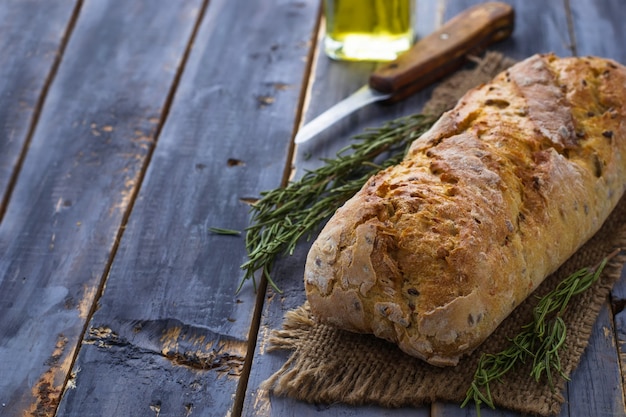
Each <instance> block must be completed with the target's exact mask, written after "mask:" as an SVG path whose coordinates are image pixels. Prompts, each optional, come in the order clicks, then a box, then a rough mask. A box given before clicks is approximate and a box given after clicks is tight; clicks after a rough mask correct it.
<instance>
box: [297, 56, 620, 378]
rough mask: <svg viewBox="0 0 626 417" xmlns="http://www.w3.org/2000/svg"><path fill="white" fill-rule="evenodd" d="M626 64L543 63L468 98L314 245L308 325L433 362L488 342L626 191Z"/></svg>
mask: <svg viewBox="0 0 626 417" xmlns="http://www.w3.org/2000/svg"><path fill="white" fill-rule="evenodd" d="M625 101H626V68H625V67H623V66H621V65H619V64H617V63H616V62H613V61H611V60H606V59H600V58H595V57H586V58H563V59H559V58H557V57H555V56H554V55H535V56H532V57H530V58H528V59H527V60H525V61H523V62H520V63H518V64H516V65H515V66H514V67H512V68H510V69H509V70H507V71H505V72H503V73H502V74H500V75H498V76H497V77H496V78H495V79H494V80H493V81H492V82H491V83H489V84H486V85H482V86H480V87H478V88H476V89H474V90H471V91H469V92H468V93H467V94H466V95H465V96H464V97H463V98H462V99H461V100H460V101H459V103H458V104H457V106H456V107H455V108H454V109H452V110H451V111H449V112H447V113H445V114H444V115H443V116H442V117H441V119H440V120H439V121H438V122H437V123H436V124H435V125H434V126H433V127H432V128H431V129H430V130H429V131H428V132H427V133H425V134H424V135H423V136H421V137H420V138H419V139H417V140H416V141H415V142H414V143H413V145H412V147H411V149H410V151H409V152H408V154H407V156H406V158H405V159H404V161H403V162H402V163H400V164H399V165H397V166H394V167H391V168H389V169H387V170H385V171H382V172H380V173H379V174H377V175H375V176H373V177H372V178H371V179H369V181H368V182H367V183H366V184H365V185H364V186H363V188H362V189H361V190H360V191H359V192H358V193H357V194H356V195H355V196H354V197H353V198H352V199H351V200H349V201H348V202H346V204H345V205H344V206H343V207H342V208H340V209H339V210H338V211H337V212H336V214H335V215H334V216H333V217H332V219H331V220H330V221H329V222H328V224H327V225H326V227H325V228H324V229H323V231H322V232H321V234H320V235H319V237H318V238H317V240H316V241H315V242H314V244H313V246H312V248H311V250H310V252H309V255H308V258H307V262H306V270H305V277H304V280H305V287H306V292H307V298H308V300H309V303H310V306H311V309H312V312H313V314H314V316H315V317H316V318H317V319H318V320H320V321H322V322H324V323H329V324H332V325H335V326H338V327H341V328H343V329H347V330H351V331H355V332H362V333H373V334H375V335H376V336H378V337H381V338H384V339H387V340H389V341H392V342H394V343H397V344H398V346H399V347H400V348H401V349H402V350H403V351H405V352H406V353H408V354H410V355H413V356H416V357H419V358H422V359H424V360H426V361H428V362H429V363H431V364H434V365H438V366H447V365H455V364H457V363H458V360H459V358H460V357H462V356H463V355H465V354H467V353H469V352H471V351H472V350H473V349H475V348H476V347H477V346H478V345H479V344H480V343H482V342H483V341H484V340H485V339H486V338H487V337H488V336H489V334H490V333H491V332H493V331H494V330H495V328H496V327H497V326H498V324H499V323H500V322H501V321H502V320H503V319H504V318H506V316H508V315H509V314H510V313H511V311H512V310H513V309H514V308H515V307H516V306H517V305H519V304H520V303H521V302H522V301H523V300H524V299H525V298H526V297H527V296H528V295H529V294H530V293H531V292H532V291H533V290H534V289H535V288H536V287H537V286H538V285H539V284H540V283H541V282H542V281H543V280H544V279H545V277H546V276H548V275H549V274H550V273H552V272H554V271H555V270H556V269H557V268H558V267H559V266H560V265H561V264H562V263H564V262H565V261H566V260H567V259H568V258H569V257H570V256H571V255H572V254H573V253H574V252H575V251H576V250H577V249H578V248H579V247H580V246H581V245H582V244H583V243H585V241H587V240H588V239H589V238H590V237H591V236H592V235H593V234H594V233H595V232H596V231H597V230H598V229H599V228H600V226H601V225H602V223H603V222H604V221H605V219H606V218H607V217H608V215H609V214H610V212H611V211H612V210H613V208H614V207H615V205H616V204H617V202H618V200H619V199H620V198H621V196H622V195H623V192H624V188H625V183H626V106H625Z"/></svg>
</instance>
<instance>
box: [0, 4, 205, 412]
mask: <svg viewBox="0 0 626 417" xmlns="http://www.w3.org/2000/svg"><path fill="white" fill-rule="evenodd" d="M209 1H210V0H203V1H202V4H201V6H200V10H199V12H198V16H197V18H196V21H195V23H194V26H193V30H192V31H191V35H190V36H189V39H188V40H187V45H186V47H185V52H184V53H183V55H182V58H181V60H180V64H179V66H178V68H177V69H176V74H175V75H174V79H173V81H172V85H171V86H170V88H169V91H168V93H167V96H166V98H165V102H164V103H163V109H162V111H161V116H160V118H159V122H158V124H157V126H156V131H155V133H154V143H153V145H152V147H151V148H150V149H148V151H147V154H146V157H145V160H144V162H143V166H142V167H141V169H140V172H139V175H138V177H137V185H136V186H135V187H134V189H133V190H132V191H131V195H130V199H129V202H128V206H127V207H126V209H125V211H124V214H123V216H122V220H121V223H120V226H119V229H118V231H117V234H116V236H115V239H114V242H113V246H112V248H111V253H110V255H109V259H108V260H107V262H106V265H105V267H104V271H103V273H102V277H101V278H100V284H99V286H98V289H97V291H96V295H95V297H94V300H93V303H92V305H91V307H90V308H89V313H88V314H87V317H86V319H85V324H84V326H83V329H82V331H81V333H80V335H79V338H78V341H79V342H78V344H77V348H76V349H75V350H74V356H73V358H72V360H71V364H70V367H69V370H70V372H68V374H67V375H66V376H65V381H64V382H63V386H62V390H61V392H62V393H63V392H65V390H66V388H67V384H68V382H69V380H70V378H71V375H72V372H71V371H72V369H74V365H75V363H76V359H77V358H78V355H79V353H80V350H81V346H82V345H81V343H80V341H82V340H83V339H84V338H85V334H86V332H87V330H88V328H89V323H90V322H91V319H92V317H93V315H94V313H95V311H96V306H97V305H98V301H99V300H100V298H101V297H102V294H103V292H104V288H105V287H106V281H107V279H108V276H109V273H110V271H111V267H112V265H113V261H114V260H115V256H116V254H117V251H118V249H119V246H120V242H121V241H122V237H123V235H124V231H125V230H126V225H127V224H128V221H129V219H130V215H131V213H132V211H133V207H134V205H135V201H136V200H137V196H138V195H139V191H140V190H141V185H142V183H143V180H144V177H145V175H146V172H147V171H148V167H149V166H150V161H151V160H152V155H153V154H154V150H155V149H156V146H157V143H158V140H159V137H160V135H161V132H162V130H163V126H164V125H165V122H166V121H167V118H168V116H169V113H170V108H171V106H172V102H173V101H174V96H175V95H176V90H177V89H178V86H179V84H180V80H181V78H182V74H183V72H184V71H185V66H186V65H187V61H188V59H189V55H190V54H191V49H192V48H193V45H194V41H195V39H196V36H197V34H198V31H199V28H200V25H201V23H202V21H203V19H204V16H205V14H206V10H207V7H208V4H209ZM78 3H79V5H80V6H82V3H83V0H79V1H78ZM79 14H80V7H77V10H75V14H74V15H73V16H72V21H71V23H70V28H71V29H72V30H73V28H74V25H75V23H76V21H77V20H78V15H79ZM70 35H71V30H69V31H68V33H67V34H66V37H65V38H64V39H63V44H62V47H61V50H60V53H59V56H58V57H57V62H55V65H54V67H53V68H54V72H53V73H52V77H51V78H50V79H49V80H48V82H47V83H46V86H45V88H44V90H45V92H47V90H48V86H49V84H51V82H52V79H53V78H54V75H55V74H56V70H57V68H58V64H59V62H60V61H61V58H62V56H63V53H62V52H63V51H64V50H65V46H66V44H67V43H68V40H69V37H70ZM42 96H43V98H42V99H41V104H42V106H41V107H43V102H44V101H45V94H43V95H42ZM41 107H39V106H38V107H37V110H36V113H37V116H38V115H39V112H40V110H41ZM34 130H35V129H34V126H33V127H32V131H29V137H28V141H27V143H28V142H29V141H30V137H31V136H32V133H33V132H34ZM25 148H26V147H25ZM25 153H26V152H24V153H23V154H24V155H25ZM24 155H22V156H21V158H20V164H21V162H22V159H23V157H24ZM12 185H13V184H11V187H10V190H12ZM3 208H4V206H2V207H0V209H3ZM3 214H4V211H0V221H1V220H2V215H3ZM60 403H61V402H60V401H59V402H58V404H57V405H56V406H55V411H54V415H56V412H57V409H58V406H59V404H60Z"/></svg>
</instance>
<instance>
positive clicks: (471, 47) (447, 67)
mask: <svg viewBox="0 0 626 417" xmlns="http://www.w3.org/2000/svg"><path fill="white" fill-rule="evenodd" d="M514 20H515V13H514V11H513V8H512V7H511V6H510V5H508V4H506V3H501V2H491V3H483V4H479V5H476V6H474V7H470V8H469V9H467V10H465V11H463V12H461V13H460V14H458V15H457V16H455V17H453V18H452V19H450V20H449V21H448V22H446V23H445V24H444V25H443V26H442V27H441V28H440V29H438V30H437V31H435V32H433V33H431V34H430V35H428V36H426V37H424V38H423V39H422V40H420V41H419V42H417V43H415V45H414V46H413V47H412V48H411V49H410V50H409V51H407V52H405V53H404V54H402V55H400V56H399V57H398V59H396V60H395V61H392V62H389V63H387V64H385V65H383V66H382V67H380V68H378V69H377V70H376V71H375V72H374V73H372V74H371V75H370V78H369V83H368V84H366V85H365V86H363V87H361V88H360V89H359V90H357V92H355V93H354V94H352V95H351V96H349V97H348V98H346V99H344V100H342V101H341V102H339V103H337V104H335V105H334V106H333V107H331V108H330V109H328V110H326V111H325V112H324V113H322V114H321V115H319V116H318V117H316V118H315V119H313V120H312V121H311V122H309V123H307V124H306V125H304V126H303V127H302V128H301V129H300V130H299V131H298V133H297V134H296V137H295V142H296V143H303V142H306V141H308V140H310V139H312V138H313V137H315V136H316V135H317V134H318V133H320V132H321V131H323V130H324V129H326V128H327V127H329V126H331V125H332V124H334V123H335V122H337V121H338V120H340V119H341V118H343V117H345V116H346V115H348V114H350V113H352V112H353V111H355V110H357V109H359V108H361V107H363V106H366V105H368V104H370V103H373V102H376V101H384V102H396V101H400V100H402V99H405V98H407V97H409V96H410V95H412V94H414V93H416V92H417V91H419V90H421V89H423V88H425V87H426V86H428V85H429V84H431V83H433V82H435V81H437V80H438V79H440V78H442V77H444V76H446V75H448V74H450V73H452V72H454V71H455V70H456V69H458V68H459V67H460V66H461V65H463V63H464V62H465V60H466V57H467V56H468V55H470V54H478V53H480V52H481V51H482V50H483V49H484V48H485V47H487V46H488V45H490V44H492V43H494V42H498V41H501V40H503V39H505V38H507V37H509V36H510V35H511V33H512V32H513V27H514Z"/></svg>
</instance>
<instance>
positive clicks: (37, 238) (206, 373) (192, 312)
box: [0, 0, 626, 417]
mask: <svg viewBox="0 0 626 417" xmlns="http://www.w3.org/2000/svg"><path fill="white" fill-rule="evenodd" d="M509 2H510V3H511V4H513V5H514V7H515V9H516V11H517V27H516V30H515V32H514V34H513V37H512V38H511V39H510V40H507V41H505V42H503V43H501V44H499V45H498V46H496V47H495V48H494V49H496V50H500V51H503V52H504V53H506V54H507V55H509V56H511V57H513V58H515V59H523V58H525V57H527V56H529V55H532V54H534V53H538V52H548V51H554V52H555V53H557V54H558V55H561V56H567V55H581V56H582V55H599V56H604V57H610V58H613V59H616V60H617V61H620V62H622V63H626V29H625V28H626V25H624V21H625V20H626V8H625V5H624V4H623V2H622V1H620V0H563V1H556V0H555V1H533V0H510V1H509ZM473 3H477V1H476V0H439V1H435V0H432V1H429V0H420V1H419V2H418V21H417V28H418V35H419V36H424V35H425V34H428V33H429V32H430V31H432V30H434V29H435V28H436V27H437V26H438V25H440V24H441V22H442V21H445V20H447V19H448V18H450V17H451V16H453V15H455V14H457V13H458V12H460V11H461V10H462V9H464V8H466V7H468V6H469V5H470V4H473ZM320 20H321V19H320V2H319V1H318V0H255V1H249V0H211V1H208V0H184V1H183V0H179V1H169V0H84V1H83V0H50V1H48V0H45V1H44V0H4V1H2V2H0V51H2V53H1V55H0V56H1V59H2V65H1V66H0V109H1V110H0V197H1V200H0V220H1V223H0V416H3V417H5V416H6V417H13V416H20V417H21V416H53V415H58V416H77V417H78V416H80V417H84V416H157V417H159V416H160V417H164V416H190V415H193V416H196V415H197V416H225V415H232V416H238V415H240V414H243V415H246V416H253V415H273V416H306V415H328V416H357V415H358V416H368V415H369V416H372V415H387V416H405V415H407V416H408V415H411V416H428V415H432V416H439V417H442V416H469V415H474V411H473V410H472V409H468V410H460V409H459V408H458V406H457V405H454V404H452V405H450V404H433V405H432V407H427V408H423V409H419V410H415V409H399V410H384V409H379V408H376V407H362V408H352V407H347V406H343V405H340V404H337V405H331V406H327V405H309V404H303V403H298V402H295V401H293V400H289V399H284V398H274V397H268V396H267V395H266V393H264V392H262V391H261V390H259V385H260V383H261V382H262V381H263V380H265V379H266V378H267V377H268V376H269V375H270V374H271V373H273V372H274V371H276V370H277V369H278V368H279V367H280V366H281V364H282V363H283V361H284V360H285V358H286V354H283V353H267V352H266V348H267V338H268V335H269V333H270V331H271V330H272V329H276V328H279V326H280V323H281V321H282V317H283V314H284V312H285V311H287V310H289V309H291V308H293V307H296V306H298V305H299V304H300V303H302V302H303V300H304V293H303V285H302V271H303V263H304V262H303V260H304V257H305V256H306V251H307V247H306V246H307V245H306V244H304V245H301V246H300V247H299V248H298V249H297V250H296V253H295V254H294V255H293V256H292V257H288V258H285V259H282V260H280V261H279V262H278V264H277V265H276V267H275V269H274V275H273V276H274V278H275V280H276V281H277V283H278V285H279V286H280V287H281V288H282V289H283V290H284V292H283V293H282V294H277V293H275V292H273V291H272V290H271V289H268V288H267V287H266V285H265V284H264V283H261V285H260V288H259V291H258V292H256V293H255V291H254V289H253V287H252V285H249V284H247V285H245V286H244V287H243V289H242V291H240V292H239V293H236V289H237V287H238V285H239V283H240V280H241V279H242V276H243V271H242V270H241V269H240V265H241V264H242V263H243V262H244V261H245V260H246V252H245V247H244V242H243V238H242V237H231V236H222V235H216V234H213V233H211V232H210V231H209V229H210V228H211V227H213V226H220V227H228V228H232V229H237V230H243V229H244V228H245V227H246V226H247V224H248V220H249V206H248V203H249V201H251V200H253V199H255V198H256V197H258V195H259V193H260V192H261V191H263V190H268V189H272V188H275V187H278V186H280V185H281V184H284V183H285V181H286V179H287V178H289V177H290V176H292V175H295V176H296V177H297V176H298V175H301V173H302V172H303V170H304V169H311V168H314V167H316V166H319V164H320V162H319V158H321V157H329V156H333V155H334V154H335V152H336V151H337V150H338V149H339V148H340V147H342V146H343V145H345V144H346V143H348V141H349V138H350V137H351V136H352V135H354V134H356V133H359V132H360V131H362V129H364V128H365V127H368V126H377V125H379V124H381V123H382V122H383V121H386V120H390V119H393V118H395V117H398V116H400V115H405V114H411V113H416V112H419V111H420V109H421V106H422V105H423V103H424V102H425V100H426V99H427V98H428V97H429V94H430V92H431V89H427V90H426V91H424V92H422V93H420V94H418V95H416V96H414V97H412V98H411V99H409V100H407V101H405V102H403V103H400V104H397V105H395V106H387V107H383V106H376V105H372V106H369V107H367V108H364V109H362V110H361V111H359V112H357V113H355V114H354V115H352V116H350V117H348V118H347V119H346V120H345V121H343V122H342V123H340V124H338V125H336V126H335V127H334V128H333V129H332V130H330V131H328V132H326V133H324V134H323V135H321V136H320V137H319V140H317V141H316V142H313V143H310V144H306V145H305V146H299V147H295V146H294V144H293V142H292V137H293V135H294V131H295V129H296V127H297V126H298V125H299V124H300V123H301V122H302V121H306V120H308V119H310V118H311V117H313V116H315V115H316V114H318V113H319V112H321V111H322V110H323V109H325V108H327V107H328V106H330V105H331V104H333V103H335V102H336V101H338V100H340V99H341V98H343V97H345V96H346V95H347V94H349V93H350V92H352V91H354V90H355V89H356V88H357V87H358V86H360V85H362V84H363V83H364V82H365V81H366V79H367V76H368V74H369V72H370V71H372V70H373V68H374V64H371V63H338V62H332V61H330V60H329V59H327V58H326V57H325V56H323V54H322V53H320V50H319V40H320V36H319V33H320V28H321V25H320ZM307 156H311V158H307ZM625 284H626V283H624V282H620V283H619V284H618V285H617V286H616V288H615V290H614V292H613V295H612V298H611V300H610V301H612V302H607V304H606V306H605V308H604V309H603V311H602V313H601V316H600V318H599V320H598V322H597V325H596V328H595V333H594V336H593V340H592V342H591V344H590V346H589V348H588V349H587V352H586V353H585V355H584V358H583V360H582V363H581V365H580V367H579V369H578V370H576V372H575V373H574V375H573V378H572V381H571V383H569V384H568V387H567V392H566V393H565V394H566V398H567V403H566V405H565V406H564V408H563V412H562V415H563V416H572V417H580V416H624V415H626V413H625V411H624V386H623V372H622V370H623V365H622V362H620V360H621V359H622V358H624V356H623V343H624V341H625V340H626V335H625V332H626V316H625V315H624V313H623V312H622V311H621V309H622V307H623V304H624V303H623V300H624V297H623V294H624V289H623V286H624V285H625ZM483 415H487V416H504V415H506V416H509V415H515V414H511V413H506V412H502V411H496V412H487V411H485V412H484V413H483Z"/></svg>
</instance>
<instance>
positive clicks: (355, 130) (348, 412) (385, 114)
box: [243, 1, 438, 417]
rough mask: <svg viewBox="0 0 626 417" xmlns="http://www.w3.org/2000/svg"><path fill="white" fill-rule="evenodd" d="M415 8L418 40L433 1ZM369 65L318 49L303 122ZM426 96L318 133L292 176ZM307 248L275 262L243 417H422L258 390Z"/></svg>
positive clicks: (273, 357)
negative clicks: (332, 56) (339, 59)
mask: <svg viewBox="0 0 626 417" xmlns="http://www.w3.org/2000/svg"><path fill="white" fill-rule="evenodd" d="M417 10H418V13H417V22H416V23H417V24H416V29H417V35H418V37H423V36H425V35H426V34H428V33H430V32H431V31H432V30H434V29H435V25H436V24H437V22H438V18H437V8H436V5H435V3H434V2H431V1H422V2H419V4H418V7H417ZM322 37H323V28H321V31H320V34H319V37H318V45H320V44H321V39H322ZM375 66H376V65H375V64H373V63H367V62H360V63H359V62H337V61H331V60H330V59H328V58H327V57H326V56H325V55H324V53H323V51H321V50H320V48H318V50H317V51H316V56H315V65H314V71H313V73H312V75H311V83H312V84H311V86H310V88H309V90H310V91H309V97H308V100H307V101H306V108H305V120H311V119H312V118H314V117H315V116H316V115H318V114H319V113H321V112H322V111H324V110H325V109H327V108H328V107H330V106H331V105H333V104H334V103H336V102H338V101H339V100H341V99H343V98H345V97H346V96H348V95H350V94H351V93H353V92H354V91H356V90H357V89H358V88H359V87H361V86H362V85H364V84H365V83H366V82H367V79H368V76H369V74H370V72H371V71H373V70H374V68H375ZM430 92H431V89H428V90H427V91H424V92H422V93H421V94H418V95H416V96H415V97H412V98H410V99H408V100H406V101H404V102H401V103H398V104H396V105H393V106H381V105H371V106H368V107H365V108H362V109H359V110H358V111H357V112H355V113H354V114H352V115H350V116H348V117H347V118H345V119H344V120H341V121H339V122H338V123H337V124H336V125H334V126H332V127H331V128H330V129H328V130H326V131H324V132H322V133H321V134H320V135H319V136H318V137H316V138H315V139H313V140H311V141H310V142H307V143H304V144H302V145H300V146H298V148H297V150H296V155H295V167H294V170H295V172H294V176H295V177H296V178H298V177H300V176H302V175H303V173H304V172H305V171H306V170H311V169H315V168H317V167H319V166H320V165H321V164H322V162H321V161H320V158H331V157H333V156H335V154H336V152H337V151H338V150H339V149H340V148H342V147H344V146H345V145H346V144H347V143H349V141H350V138H351V137H352V136H353V135H355V134H359V133H362V132H363V130H364V129H366V128H368V127H375V126H379V125H381V124H382V123H384V122H385V121H388V120H392V119H394V118H397V117H400V116H403V115H408V114H412V113H415V112H417V111H419V109H421V107H422V106H423V104H424V102H425V100H426V98H427V97H429V96H430ZM309 246H310V245H309V244H307V243H303V244H301V245H300V246H299V247H298V248H297V249H296V252H295V253H294V255H293V256H290V257H288V258H283V259H280V260H279V262H278V263H277V266H276V269H275V270H274V272H273V274H272V276H273V278H274V279H275V280H276V282H277V284H278V286H279V287H280V288H281V290H283V294H277V293H275V292H273V291H272V290H271V289H270V290H268V294H267V296H266V299H265V305H264V309H263V314H262V321H261V326H260V331H259V334H258V339H257V347H256V351H255V354H254V361H253V366H252V371H251V374H250V380H249V383H248V390H247V393H246V401H245V403H244V409H243V415H245V416H256V415H266V416H284V415H294V416H310V415H318V414H319V412H320V411H323V412H324V413H325V414H327V415H340V416H363V417H366V416H383V415H384V416H395V417H401V416H409V415H410V416H416V417H419V416H424V417H425V416H428V415H429V410H428V408H426V407H425V408H422V409H419V410H415V409H411V408H403V409H394V410H389V409H382V408H379V407H349V406H345V405H342V404H332V405H313V404H306V403H303V402H297V401H294V400H292V399H288V398H280V397H274V396H269V395H268V393H267V392H266V391H265V390H262V389H261V388H260V385H261V384H262V382H263V381H264V380H266V379H267V378H269V376H270V375H272V374H273V373H274V372H276V371H277V370H278V369H279V368H280V367H281V366H282V364H283V363H284V362H285V361H286V359H287V356H288V354H287V353H285V352H274V353H268V352H267V347H268V337H269V336H270V333H271V331H272V329H279V328H280V326H281V323H282V320H283V315H284V313H285V312H287V311H289V310H291V309H293V308H296V307H298V306H299V305H301V304H302V303H303V302H304V300H305V293H304V286H303V282H302V277H303V273H304V261H305V258H306V254H307V251H308V247H309Z"/></svg>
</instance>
